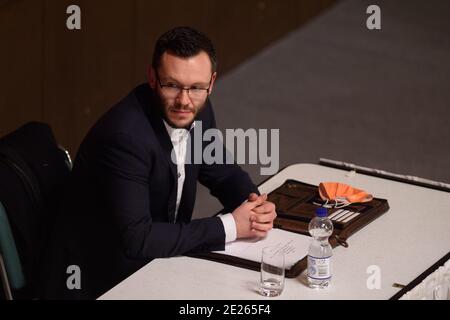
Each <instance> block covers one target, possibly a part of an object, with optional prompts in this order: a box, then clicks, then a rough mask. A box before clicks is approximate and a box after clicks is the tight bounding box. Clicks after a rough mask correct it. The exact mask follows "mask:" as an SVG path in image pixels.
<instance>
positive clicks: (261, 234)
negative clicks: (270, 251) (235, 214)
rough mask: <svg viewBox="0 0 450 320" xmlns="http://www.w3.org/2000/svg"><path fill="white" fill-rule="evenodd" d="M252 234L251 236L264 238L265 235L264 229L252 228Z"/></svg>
mask: <svg viewBox="0 0 450 320" xmlns="http://www.w3.org/2000/svg"><path fill="white" fill-rule="evenodd" d="M252 234H253V237H257V238H265V237H266V236H267V232H266V231H258V230H255V229H253V230H252Z"/></svg>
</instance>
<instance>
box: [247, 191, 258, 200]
mask: <svg viewBox="0 0 450 320" xmlns="http://www.w3.org/2000/svg"><path fill="white" fill-rule="evenodd" d="M256 199H258V195H257V194H256V193H254V192H252V193H250V195H249V196H248V201H256Z"/></svg>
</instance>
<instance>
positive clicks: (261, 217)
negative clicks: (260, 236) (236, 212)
mask: <svg viewBox="0 0 450 320" xmlns="http://www.w3.org/2000/svg"><path fill="white" fill-rule="evenodd" d="M276 217H277V215H276V213H275V212H271V213H266V214H255V215H253V216H251V217H250V221H251V222H257V223H268V222H273V221H274V220H275V218H276Z"/></svg>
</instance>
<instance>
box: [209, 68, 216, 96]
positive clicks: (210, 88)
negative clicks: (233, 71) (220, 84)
mask: <svg viewBox="0 0 450 320" xmlns="http://www.w3.org/2000/svg"><path fill="white" fill-rule="evenodd" d="M216 78H217V72H214V73H213V75H212V77H211V86H210V87H209V93H208V95H209V94H211V93H212V89H213V87H214V82H215V81H216Z"/></svg>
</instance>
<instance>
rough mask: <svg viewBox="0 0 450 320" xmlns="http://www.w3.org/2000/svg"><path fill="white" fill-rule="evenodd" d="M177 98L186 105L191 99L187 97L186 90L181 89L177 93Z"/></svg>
mask: <svg viewBox="0 0 450 320" xmlns="http://www.w3.org/2000/svg"><path fill="white" fill-rule="evenodd" d="M178 100H179V102H180V103H181V104H182V105H188V104H190V103H191V99H190V98H189V93H188V90H186V89H185V90H181V91H180V93H179V94H178Z"/></svg>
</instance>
